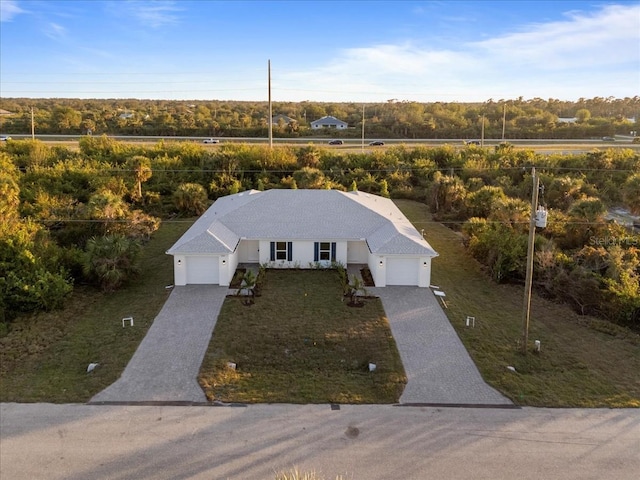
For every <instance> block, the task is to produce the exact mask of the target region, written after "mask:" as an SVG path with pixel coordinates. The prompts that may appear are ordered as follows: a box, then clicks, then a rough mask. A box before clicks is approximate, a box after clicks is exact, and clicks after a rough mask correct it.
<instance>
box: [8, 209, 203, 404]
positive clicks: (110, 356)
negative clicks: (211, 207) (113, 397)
mask: <svg viewBox="0 0 640 480" xmlns="http://www.w3.org/2000/svg"><path fill="white" fill-rule="evenodd" d="M190 225H191V223H189V222H184V223H177V222H176V223H164V224H163V225H162V226H161V227H160V229H159V230H158V231H157V232H156V233H155V235H154V236H153V239H152V240H151V241H150V242H149V243H148V244H146V245H145V247H144V249H143V253H142V258H141V270H142V274H141V275H140V277H139V278H138V279H137V280H136V281H135V282H132V284H131V285H129V286H128V287H127V288H125V289H122V290H120V291H118V292H116V293H113V294H104V293H102V292H97V291H95V290H92V289H88V288H82V287H77V288H76V289H75V291H74V293H73V294H72V296H71V297H70V298H69V300H68V301H67V303H66V305H65V307H64V309H62V310H56V311H53V312H45V313H39V314H36V315H29V316H23V317H20V318H18V319H16V320H15V321H14V322H13V323H12V324H11V325H10V326H9V331H8V333H7V334H6V335H4V336H3V337H2V338H0V385H1V387H2V388H1V389H0V401H2V402H43V401H46V402H57V403H62V402H79V401H87V400H89V399H90V398H91V397H92V396H93V395H95V394H96V393H98V392H99V391H100V390H102V389H103V388H105V387H107V386H108V385H110V384H111V383H113V382H114V381H115V380H117V379H118V377H119V376H120V374H121V373H122V371H123V370H124V367H125V366H126V365H127V363H128V361H129V359H130V358H131V356H132V355H133V353H134V352H135V350H136V348H137V347H138V344H139V343H140V341H141V340H142V338H143V337H144V335H145V334H146V332H147V330H148V329H149V326H150V325H151V323H152V322H153V319H154V318H155V316H156V314H157V313H158V312H159V311H160V308H161V307H162V305H163V304H164V302H165V300H166V298H167V296H168V291H167V290H166V289H165V286H166V285H170V284H172V283H173V268H172V257H170V256H169V255H166V254H165V253H164V252H165V250H166V249H167V248H168V247H169V246H171V244H173V242H175V241H176V240H177V238H178V237H179V236H180V235H181V234H182V233H183V232H184V231H185V230H186V229H187V228H188V227H189V226H190ZM128 316H132V317H133V318H134V326H133V327H129V326H127V327H126V328H123V327H122V318H123V317H128ZM91 362H98V363H99V364H100V366H99V367H98V368H97V369H96V370H94V371H93V372H92V373H90V374H87V372H86V370H87V366H88V364H89V363H91Z"/></svg>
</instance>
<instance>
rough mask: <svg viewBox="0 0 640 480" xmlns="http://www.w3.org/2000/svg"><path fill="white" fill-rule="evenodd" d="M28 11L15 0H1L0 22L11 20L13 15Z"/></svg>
mask: <svg viewBox="0 0 640 480" xmlns="http://www.w3.org/2000/svg"><path fill="white" fill-rule="evenodd" d="M21 13H26V12H25V10H23V9H21V8H20V7H19V6H18V2H17V1H15V0H0V23H2V22H10V21H11V20H13V17H15V16H16V15H20V14H21Z"/></svg>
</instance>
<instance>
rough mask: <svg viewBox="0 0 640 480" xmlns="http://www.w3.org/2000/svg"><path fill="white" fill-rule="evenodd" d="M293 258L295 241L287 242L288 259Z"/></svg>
mask: <svg viewBox="0 0 640 480" xmlns="http://www.w3.org/2000/svg"><path fill="white" fill-rule="evenodd" d="M292 259H293V242H287V260H288V261H291V260H292Z"/></svg>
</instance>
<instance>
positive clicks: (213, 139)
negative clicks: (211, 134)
mask: <svg viewBox="0 0 640 480" xmlns="http://www.w3.org/2000/svg"><path fill="white" fill-rule="evenodd" d="M202 143H220V140H218V139H217V138H205V139H204V140H203V141H202Z"/></svg>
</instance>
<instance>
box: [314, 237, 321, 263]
mask: <svg viewBox="0 0 640 480" xmlns="http://www.w3.org/2000/svg"><path fill="white" fill-rule="evenodd" d="M319 258H320V243H319V242H315V243H314V244H313V261H314V262H317V261H318V260H319Z"/></svg>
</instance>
